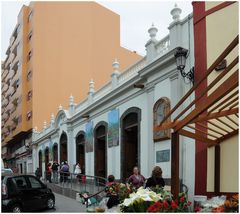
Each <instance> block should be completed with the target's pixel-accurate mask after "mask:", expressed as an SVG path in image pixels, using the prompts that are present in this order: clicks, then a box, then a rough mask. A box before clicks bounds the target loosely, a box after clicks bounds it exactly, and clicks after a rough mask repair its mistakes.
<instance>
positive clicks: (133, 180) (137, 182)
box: [127, 166, 145, 189]
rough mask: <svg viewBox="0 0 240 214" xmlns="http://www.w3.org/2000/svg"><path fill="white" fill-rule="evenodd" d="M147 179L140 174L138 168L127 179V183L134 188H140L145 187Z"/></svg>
mask: <svg viewBox="0 0 240 214" xmlns="http://www.w3.org/2000/svg"><path fill="white" fill-rule="evenodd" d="M144 182H145V178H144V176H143V175H141V174H140V172H139V169H138V167H137V166H135V167H134V168H133V174H132V175H131V176H130V177H129V178H128V179H127V183H129V184H132V185H133V187H135V188H137V189H138V188H139V187H141V186H143V185H144Z"/></svg>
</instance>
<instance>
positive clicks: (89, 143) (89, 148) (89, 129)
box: [86, 121, 93, 152]
mask: <svg viewBox="0 0 240 214" xmlns="http://www.w3.org/2000/svg"><path fill="white" fill-rule="evenodd" d="M86 152H93V122H92V121H89V122H88V123H87V124H86Z"/></svg>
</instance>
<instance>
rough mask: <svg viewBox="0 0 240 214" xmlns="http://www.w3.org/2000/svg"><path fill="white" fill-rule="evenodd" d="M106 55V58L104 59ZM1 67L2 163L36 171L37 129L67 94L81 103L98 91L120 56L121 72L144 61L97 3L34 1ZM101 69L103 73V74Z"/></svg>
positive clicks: (21, 15) (23, 12)
mask: <svg viewBox="0 0 240 214" xmlns="http://www.w3.org/2000/svg"><path fill="white" fill-rule="evenodd" d="M103 51H104V57H102V56H103ZM6 55H7V56H6V59H5V60H4V62H2V64H1V68H2V72H1V81H2V127H1V128H2V158H3V159H4V161H5V163H7V165H8V166H9V167H11V168H13V169H16V168H15V167H17V169H18V171H19V172H20V173H26V172H32V170H33V167H32V160H31V159H32V157H31V142H32V129H33V127H41V126H42V123H43V121H44V120H47V119H48V118H49V115H50V114H51V113H54V114H56V112H57V108H56V106H57V105H59V103H61V104H62V105H63V106H64V107H66V106H67V98H68V96H69V94H71V93H72V94H75V100H76V101H79V100H82V99H83V98H84V96H85V94H86V93H87V92H88V81H89V79H91V78H92V77H94V78H95V87H96V88H99V87H100V86H101V85H103V84H104V83H105V82H106V81H107V80H108V78H109V75H110V71H111V65H110V64H109V62H110V61H112V60H113V59H114V58H115V57H116V56H117V57H118V59H119V60H120V61H121V67H122V68H123V69H125V68H127V67H128V66H130V65H131V64H132V63H134V62H136V61H137V60H139V59H141V58H142V57H141V56H139V55H138V54H137V53H135V52H133V51H129V50H127V49H125V48H123V47H121V46H120V16H119V15H118V14H115V13H114V12H112V11H110V10H108V9H106V8H104V7H103V6H101V5H99V4H97V3H95V2H31V3H30V4H29V6H25V5H24V6H23V7H22V8H21V11H20V13H19V15H18V17H17V24H16V27H15V29H14V30H13V33H12V35H11V38H10V44H9V47H8V49H7V51H6ZM99 70H101V72H99Z"/></svg>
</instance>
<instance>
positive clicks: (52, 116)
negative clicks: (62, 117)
mask: <svg viewBox="0 0 240 214" xmlns="http://www.w3.org/2000/svg"><path fill="white" fill-rule="evenodd" d="M51 123H54V114H53V113H52V114H51Z"/></svg>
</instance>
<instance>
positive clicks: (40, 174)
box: [35, 167, 42, 179]
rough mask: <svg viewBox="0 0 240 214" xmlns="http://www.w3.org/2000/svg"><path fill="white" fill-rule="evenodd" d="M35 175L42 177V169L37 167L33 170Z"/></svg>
mask: <svg viewBox="0 0 240 214" xmlns="http://www.w3.org/2000/svg"><path fill="white" fill-rule="evenodd" d="M35 175H36V177H37V178H38V179H40V178H41V177H42V171H41V170H40V169H39V167H38V168H37V169H36V171H35Z"/></svg>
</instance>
